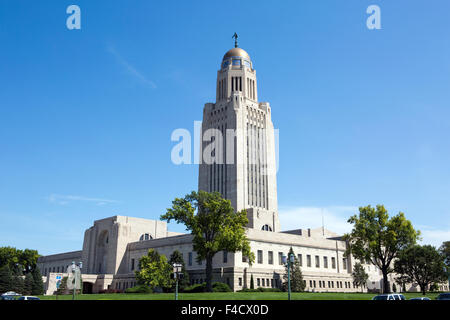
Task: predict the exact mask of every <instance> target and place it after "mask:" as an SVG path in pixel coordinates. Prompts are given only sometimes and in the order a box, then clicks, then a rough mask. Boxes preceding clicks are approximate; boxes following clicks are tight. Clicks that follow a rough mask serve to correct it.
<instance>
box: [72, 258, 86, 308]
mask: <svg viewBox="0 0 450 320" xmlns="http://www.w3.org/2000/svg"><path fill="white" fill-rule="evenodd" d="M82 267H83V262H81V261H80V262H79V264H78V266H77V265H76V264H75V261H72V270H71V271H72V279H73V280H72V282H73V292H72V300H75V291H76V290H77V283H79V280H78V279H77V278H78V276H81V268H82Z"/></svg>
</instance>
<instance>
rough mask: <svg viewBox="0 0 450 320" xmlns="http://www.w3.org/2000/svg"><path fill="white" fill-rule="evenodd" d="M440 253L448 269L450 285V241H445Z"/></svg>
mask: <svg viewBox="0 0 450 320" xmlns="http://www.w3.org/2000/svg"><path fill="white" fill-rule="evenodd" d="M439 253H440V254H441V256H442V258H443V259H444V263H445V267H446V269H447V278H448V282H449V284H450V241H445V242H443V243H442V245H441V246H440V247H439Z"/></svg>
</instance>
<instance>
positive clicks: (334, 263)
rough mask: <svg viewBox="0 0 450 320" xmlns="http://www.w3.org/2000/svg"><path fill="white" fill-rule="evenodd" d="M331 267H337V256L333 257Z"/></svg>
mask: <svg viewBox="0 0 450 320" xmlns="http://www.w3.org/2000/svg"><path fill="white" fill-rule="evenodd" d="M331 267H332V268H333V269H336V258H335V257H331Z"/></svg>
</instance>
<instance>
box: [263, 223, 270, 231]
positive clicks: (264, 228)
mask: <svg viewBox="0 0 450 320" xmlns="http://www.w3.org/2000/svg"><path fill="white" fill-rule="evenodd" d="M261 230H264V231H272V227H271V226H269V225H268V224H265V225H263V226H262V228H261Z"/></svg>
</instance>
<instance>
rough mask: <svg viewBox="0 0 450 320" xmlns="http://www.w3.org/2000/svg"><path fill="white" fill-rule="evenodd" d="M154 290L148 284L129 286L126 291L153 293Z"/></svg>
mask: <svg viewBox="0 0 450 320" xmlns="http://www.w3.org/2000/svg"><path fill="white" fill-rule="evenodd" d="M152 292H153V290H152V288H150V287H149V286H146V285H137V286H135V287H132V288H128V289H126V290H125V293H152Z"/></svg>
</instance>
